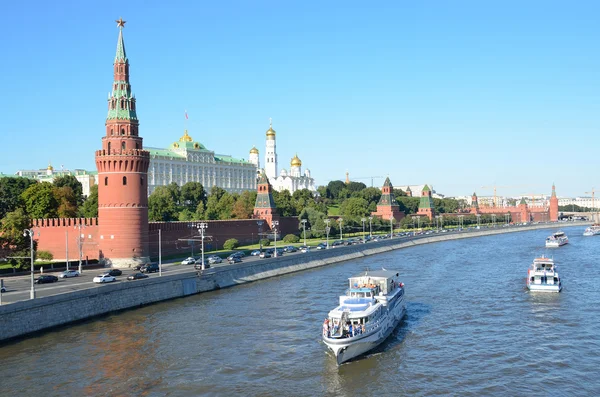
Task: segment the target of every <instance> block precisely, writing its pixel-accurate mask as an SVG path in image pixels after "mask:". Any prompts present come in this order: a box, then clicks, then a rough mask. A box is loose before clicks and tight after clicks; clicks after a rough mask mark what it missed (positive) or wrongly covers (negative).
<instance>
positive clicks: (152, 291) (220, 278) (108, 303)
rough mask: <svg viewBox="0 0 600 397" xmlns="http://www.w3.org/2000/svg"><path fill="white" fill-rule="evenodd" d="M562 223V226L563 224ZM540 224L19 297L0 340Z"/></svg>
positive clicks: (3, 318)
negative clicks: (371, 257) (400, 251)
mask: <svg viewBox="0 0 600 397" xmlns="http://www.w3.org/2000/svg"><path fill="white" fill-rule="evenodd" d="M580 225H585V223H579V224H578V225H577V226H580ZM564 226H565V227H566V225H564ZM573 226H576V225H573ZM543 228H557V225H556V224H554V225H545V224H544V225H533V226H528V227H519V228H496V229H487V230H477V231H472V232H462V233H439V234H432V235H425V236H421V237H417V238H411V239H407V238H397V239H396V238H394V239H388V240H383V241H380V242H376V243H368V244H358V245H352V246H347V247H340V248H335V249H329V250H322V251H319V250H315V251H314V252H311V253H308V254H297V255H291V256H282V257H280V258H276V259H270V260H265V261H258V262H253V263H241V264H238V265H231V266H224V267H222V268H218V269H210V270H209V271H205V273H204V274H202V275H199V274H198V273H196V272H190V273H184V274H174V275H169V276H162V277H152V278H149V279H146V280H140V281H134V282H120V283H116V284H108V285H102V286H99V287H96V288H88V289H83V290H79V291H73V292H69V293H64V294H59V295H53V296H47V297H43V298H38V299H33V300H26V301H19V302H16V303H12V304H8V305H3V306H0V341H7V340H11V339H13V338H18V337H22V336H25V335H29V334H32V333H35V332H39V331H43V330H47V329H51V328H54V327H58V326H61V325H65V324H69V323H74V322H78V321H82V320H86V319H89V318H92V317H95V316H101V315H106V314H109V313H114V312H117V311H120V310H125V309H131V308H135V307H139V306H144V305H148V304H151V303H156V302H161V301H165V300H169V299H175V298H180V297H184V296H188V295H193V294H197V293H201V292H206V291H212V290H216V289H221V288H228V287H233V286H235V285H239V284H245V283H249V282H253V281H257V280H263V279H266V278H269V277H276V276H281V275H284V274H289V273H294V272H299V271H302V270H306V269H313V268H317V267H321V266H327V265H330V264H334V263H339V262H343V261H347V260H351V259H356V258H361V257H364V256H368V255H376V254H380V253H383V252H389V251H392V250H396V249H402V248H407V247H412V246H415V245H421V244H430V243H434V242H439V241H448V240H457V239H463V238H473V237H482V236H489V235H495V234H501V233H513V232H521V231H527V230H534V229H543Z"/></svg>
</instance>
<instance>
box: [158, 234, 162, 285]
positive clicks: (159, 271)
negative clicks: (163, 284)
mask: <svg viewBox="0 0 600 397" xmlns="http://www.w3.org/2000/svg"><path fill="white" fill-rule="evenodd" d="M161 237H162V236H161V234H160V229H158V277H162V238H161Z"/></svg>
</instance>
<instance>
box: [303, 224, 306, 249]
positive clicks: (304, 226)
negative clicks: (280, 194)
mask: <svg viewBox="0 0 600 397" xmlns="http://www.w3.org/2000/svg"><path fill="white" fill-rule="evenodd" d="M302 230H303V231H304V246H306V219H302Z"/></svg>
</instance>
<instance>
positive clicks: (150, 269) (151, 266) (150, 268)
mask: <svg viewBox="0 0 600 397" xmlns="http://www.w3.org/2000/svg"><path fill="white" fill-rule="evenodd" d="M158 270H159V269H158V264H157V263H146V264H145V265H144V266H142V267H141V268H140V272H142V273H154V272H157V271H158Z"/></svg>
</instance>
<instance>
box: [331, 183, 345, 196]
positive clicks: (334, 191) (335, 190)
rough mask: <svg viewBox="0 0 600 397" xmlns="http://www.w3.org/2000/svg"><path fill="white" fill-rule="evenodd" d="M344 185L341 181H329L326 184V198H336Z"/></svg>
mask: <svg viewBox="0 0 600 397" xmlns="http://www.w3.org/2000/svg"><path fill="white" fill-rule="evenodd" d="M345 187H346V184H345V183H344V182H342V181H331V182H329V183H328V184H327V191H328V192H329V195H328V196H327V197H328V198H331V199H334V200H337V199H338V198H339V195H340V192H341V191H342V189H344V188H345Z"/></svg>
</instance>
